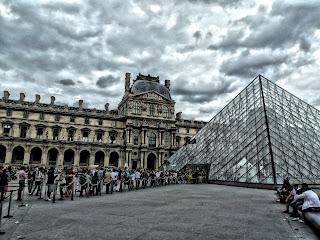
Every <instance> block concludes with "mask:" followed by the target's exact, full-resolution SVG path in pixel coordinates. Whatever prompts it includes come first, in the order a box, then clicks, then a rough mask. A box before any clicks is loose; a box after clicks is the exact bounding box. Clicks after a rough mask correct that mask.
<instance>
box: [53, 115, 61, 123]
mask: <svg viewBox="0 0 320 240" xmlns="http://www.w3.org/2000/svg"><path fill="white" fill-rule="evenodd" d="M54 120H55V121H56V122H59V121H60V115H59V114H56V115H55V116H54Z"/></svg>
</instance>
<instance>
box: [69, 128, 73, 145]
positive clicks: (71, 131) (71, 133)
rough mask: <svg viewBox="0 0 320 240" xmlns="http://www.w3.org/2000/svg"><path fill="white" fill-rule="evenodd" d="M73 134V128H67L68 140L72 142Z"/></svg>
mask: <svg viewBox="0 0 320 240" xmlns="http://www.w3.org/2000/svg"><path fill="white" fill-rule="evenodd" d="M73 136H74V130H71V129H70V130H69V131H68V141H70V142H72V141H73Z"/></svg>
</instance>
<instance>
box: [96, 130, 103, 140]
mask: <svg viewBox="0 0 320 240" xmlns="http://www.w3.org/2000/svg"><path fill="white" fill-rule="evenodd" d="M97 141H98V142H102V132H98V133H97Z"/></svg>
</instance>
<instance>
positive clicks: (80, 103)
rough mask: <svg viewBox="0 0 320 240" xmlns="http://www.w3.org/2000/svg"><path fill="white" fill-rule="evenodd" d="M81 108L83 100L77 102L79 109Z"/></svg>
mask: <svg viewBox="0 0 320 240" xmlns="http://www.w3.org/2000/svg"><path fill="white" fill-rule="evenodd" d="M82 107H83V100H82V99H80V100H79V109H80V110H82Z"/></svg>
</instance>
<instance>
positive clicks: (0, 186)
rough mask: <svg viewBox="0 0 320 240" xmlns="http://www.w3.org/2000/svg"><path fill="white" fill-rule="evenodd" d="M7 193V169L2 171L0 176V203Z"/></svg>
mask: <svg viewBox="0 0 320 240" xmlns="http://www.w3.org/2000/svg"><path fill="white" fill-rule="evenodd" d="M7 191H8V175H7V169H5V168H4V169H3V170H2V172H1V174H0V192H1V201H3V200H4V198H5V194H6V192H7Z"/></svg>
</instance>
